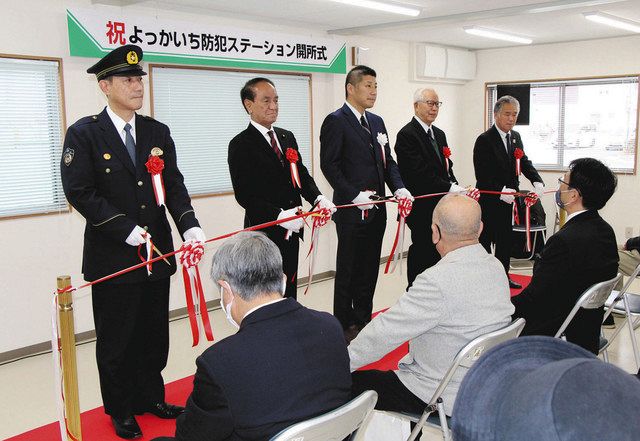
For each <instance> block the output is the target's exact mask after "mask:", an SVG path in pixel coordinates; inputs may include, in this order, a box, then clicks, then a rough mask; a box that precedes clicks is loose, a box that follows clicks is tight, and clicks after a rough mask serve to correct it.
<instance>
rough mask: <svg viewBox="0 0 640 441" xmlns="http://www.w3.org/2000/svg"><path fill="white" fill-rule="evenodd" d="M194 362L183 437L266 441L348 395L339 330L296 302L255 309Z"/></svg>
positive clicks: (179, 434) (179, 429)
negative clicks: (192, 381)
mask: <svg viewBox="0 0 640 441" xmlns="http://www.w3.org/2000/svg"><path fill="white" fill-rule="evenodd" d="M196 364H197V366H198V370H197V372H196V375H195V379H194V383H193V392H192V393H191V396H190V397H189V399H188V400H187V406H186V411H185V412H184V414H183V415H181V416H180V417H179V418H178V421H177V425H176V439H177V440H180V441H217V440H244V441H246V440H267V439H269V438H270V437H271V436H273V435H275V434H276V433H278V432H279V431H281V430H282V429H284V428H286V427H288V426H290V425H291V424H294V423H296V422H299V421H302V420H305V419H308V418H311V417H314V416H317V415H320V414H322V413H325V412H328V411H329V410H332V409H335V408H337V407H339V406H341V405H343V404H344V403H346V402H347V401H349V399H350V394H351V375H350V374H349V355H348V353H347V348H346V346H345V342H344V336H343V334H342V327H341V326H340V324H339V323H338V321H337V320H336V319H335V318H334V317H333V316H331V315H330V314H328V313H325V312H318V311H314V310H311V309H307V308H305V307H303V306H302V305H300V304H299V303H298V302H296V301H295V300H293V299H285V300H282V301H280V302H277V303H274V304H271V305H267V306H263V307H262V308H260V309H258V310H257V311H255V312H253V313H251V314H250V315H249V316H247V317H246V318H245V319H244V320H242V323H241V325H240V330H239V331H238V333H237V334H235V335H232V336H230V337H227V338H225V339H224V340H221V341H219V342H217V343H216V344H214V345H213V346H211V347H210V348H209V349H207V350H206V351H205V352H204V353H203V354H202V355H201V356H200V357H198V359H197V360H196Z"/></svg>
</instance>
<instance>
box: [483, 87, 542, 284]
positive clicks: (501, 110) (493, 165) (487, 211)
mask: <svg viewBox="0 0 640 441" xmlns="http://www.w3.org/2000/svg"><path fill="white" fill-rule="evenodd" d="M518 113H520V103H519V102H518V100H517V99H515V98H514V97H512V96H509V95H505V96H503V97H501V98H499V99H498V101H496V104H495V105H494V106H493V117H494V120H495V124H494V125H493V126H492V127H491V128H490V129H489V130H487V131H486V132H484V133H483V134H481V135H480V136H478V139H476V144H475V146H474V148H473V168H474V170H475V173H476V180H477V183H476V187H478V189H479V190H492V191H499V192H504V193H513V192H517V191H519V185H520V177H519V172H520V171H521V172H522V174H523V175H525V177H526V178H527V179H529V181H531V183H532V184H533V186H534V187H535V189H536V191H538V192H542V191H543V190H544V183H543V182H542V178H541V177H540V175H539V174H538V172H537V170H536V168H535V167H534V166H533V164H532V163H531V161H530V160H529V158H527V155H526V154H525V153H524V146H523V144H522V138H521V137H520V133H518V132H516V131H515V130H513V127H514V126H515V125H516V121H517V120H518ZM518 159H519V164H518ZM518 169H519V170H518ZM514 200H515V198H514V196H513V195H510V194H502V195H492V194H483V195H481V196H480V206H481V207H482V221H483V222H484V231H483V232H482V236H481V237H480V243H481V244H482V245H483V246H484V247H485V249H486V250H487V252H489V253H490V252H491V244H494V245H495V256H496V257H497V258H498V260H499V261H500V262H502V265H503V266H504V270H505V272H506V273H507V276H508V274H509V261H510V259H511V244H512V242H513V240H512V236H513V232H512V226H513V216H514V214H513V211H514V208H515V206H514ZM509 287H510V288H516V289H519V288H522V286H520V284H519V283H516V282H514V281H513V280H511V279H509Z"/></svg>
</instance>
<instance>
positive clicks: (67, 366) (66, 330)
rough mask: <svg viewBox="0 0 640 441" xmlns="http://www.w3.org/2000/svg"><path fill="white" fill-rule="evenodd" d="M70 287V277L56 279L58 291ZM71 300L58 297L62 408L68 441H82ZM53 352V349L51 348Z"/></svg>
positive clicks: (69, 297)
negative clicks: (65, 420) (65, 417)
mask: <svg viewBox="0 0 640 441" xmlns="http://www.w3.org/2000/svg"><path fill="white" fill-rule="evenodd" d="M70 286H71V277H69V276H59V277H58V290H63V289H66V288H68V287H70ZM72 304H73V299H72V295H71V292H63V293H61V294H59V295H58V317H59V323H60V345H61V347H62V354H61V359H62V378H63V388H64V407H65V413H66V416H67V429H68V433H67V439H68V441H74V440H77V441H82V428H81V426H80V400H79V396H78V365H77V362H76V336H75V328H74V325H73V306H72ZM52 349H53V350H55V348H52Z"/></svg>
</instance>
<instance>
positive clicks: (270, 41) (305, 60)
mask: <svg viewBox="0 0 640 441" xmlns="http://www.w3.org/2000/svg"><path fill="white" fill-rule="evenodd" d="M67 26H68V29H69V51H70V53H71V55H72V56H78V57H92V58H101V57H102V56H104V55H105V54H106V53H107V52H109V51H111V50H112V49H114V48H116V47H118V46H121V45H124V44H136V45H138V46H140V47H141V48H142V50H143V51H144V61H153V62H160V63H179V64H194V65H205V66H221V67H237V68H243V69H269V70H284V71H299V72H327V73H342V74H343V73H345V72H346V64H347V57H346V50H345V43H344V42H343V41H338V40H332V39H322V38H315V37H307V36H299V35H290V34H279V33H273V32H259V31H255V30H251V29H241V28H230V27H220V26H211V25H203V24H198V23H187V22H179V21H173V20H159V19H155V18H150V17H146V16H142V15H136V16H135V17H130V16H125V15H123V14H122V10H121V9H116V8H114V9H111V8H100V9H95V10H89V9H67Z"/></svg>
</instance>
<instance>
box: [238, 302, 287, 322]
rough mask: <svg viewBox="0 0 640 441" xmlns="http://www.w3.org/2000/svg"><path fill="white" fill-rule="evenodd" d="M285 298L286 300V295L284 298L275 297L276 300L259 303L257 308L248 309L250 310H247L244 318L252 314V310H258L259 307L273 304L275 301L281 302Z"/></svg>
mask: <svg viewBox="0 0 640 441" xmlns="http://www.w3.org/2000/svg"><path fill="white" fill-rule="evenodd" d="M283 300H284V297H282V298H280V299H275V300H271V301H269V302H266V303H263V304H262V305H258V306H256V307H255V308H251V309H250V310H248V311H247V313H246V314H245V315H244V317H242V320H244V319H246V318H247V316H248V315H249V314H251V313H252V312H255V311H257V310H258V309H260V308H262V307H264V306H267V305H273V304H274V303H278V302H281V301H283Z"/></svg>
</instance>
